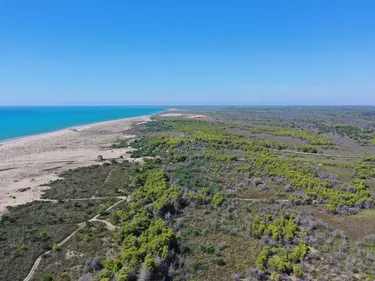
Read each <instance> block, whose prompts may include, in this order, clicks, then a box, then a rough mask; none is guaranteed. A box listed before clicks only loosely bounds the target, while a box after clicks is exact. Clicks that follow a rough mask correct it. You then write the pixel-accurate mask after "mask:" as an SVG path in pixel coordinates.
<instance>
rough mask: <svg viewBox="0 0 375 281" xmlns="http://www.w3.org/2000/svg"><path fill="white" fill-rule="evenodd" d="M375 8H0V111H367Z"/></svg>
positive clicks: (315, 2) (256, 2)
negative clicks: (328, 107) (349, 107)
mask: <svg viewBox="0 0 375 281" xmlns="http://www.w3.org/2000/svg"><path fill="white" fill-rule="evenodd" d="M374 13H375V1H372V0H371V1H361V0H358V1H354V0H350V1H346V0H341V1H335V0H329V1H327V0H273V1H271V0H247V1H239V0H227V1H221V0H216V1H210V0H199V1H197V0H186V1H185V0H173V1H172V0H171V1H164V0H158V1H155V0H149V1H144V0H132V1H130V0H122V1H104V0H103V1H95V0H87V1H86V0H79V1H78V0H76V1H71V0H56V1H50V0H48V1H37V0H27V1H26V0H25V1H20V0H12V1H7V0H0V105H86V104H89V105H103V104H111V105H112V104H121V105H134V104H137V105H160V104H162V105H166V104H168V105H170V104H172V105H190V104H194V105H197V104H211V105H223V104H228V105H233V104H236V105H262V104H264V105H301V104H302V105H303V104H307V105H324V104H334V105H340V104H357V105H362V104H363V105H369V104H372V105H375V16H374Z"/></svg>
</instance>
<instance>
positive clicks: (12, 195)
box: [0, 116, 150, 214]
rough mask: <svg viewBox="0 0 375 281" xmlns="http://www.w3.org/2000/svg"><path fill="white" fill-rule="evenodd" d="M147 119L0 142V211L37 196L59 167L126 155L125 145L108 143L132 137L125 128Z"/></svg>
mask: <svg viewBox="0 0 375 281" xmlns="http://www.w3.org/2000/svg"><path fill="white" fill-rule="evenodd" d="M147 121H150V117H149V116H141V117H134V118H127V119H121V120H116V121H109V122H102V123H96V124H92V125H85V126H77V127H72V128H70V129H64V130H60V131H55V132H51V133H45V134H40V135H35V136H29V137H24V138H20V139H15V140H9V141H5V142H2V143H0V159H1V162H0V214H3V213H5V212H6V206H15V205H20V204H24V203H27V202H31V201H33V200H36V199H39V198H40V196H41V195H42V194H43V190H44V189H46V188H48V187H45V186H40V185H41V184H46V183H48V182H49V181H51V180H54V179H57V178H58V174H59V173H60V172H62V171H66V170H68V169H72V168H76V167H80V166H89V165H93V164H98V162H97V161H96V159H97V156H98V155H102V156H103V157H104V158H105V159H111V158H118V157H120V156H121V155H123V156H124V157H127V156H128V154H125V152H126V150H127V149H112V148H110V145H111V144H113V143H115V142H116V141H118V140H119V139H127V138H131V137H133V136H131V135H125V134H124V131H126V130H128V129H130V128H131V126H132V125H134V124H138V123H144V122H147ZM28 187H30V189H28V190H26V191H21V190H22V189H24V188H28Z"/></svg>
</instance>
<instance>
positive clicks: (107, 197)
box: [34, 196, 127, 203]
mask: <svg viewBox="0 0 375 281" xmlns="http://www.w3.org/2000/svg"><path fill="white" fill-rule="evenodd" d="M106 199H120V200H124V199H127V197H126V196H105V197H89V198H66V199H62V201H64V202H65V201H89V200H106ZM34 201H36V202H38V201H39V202H50V203H58V202H59V200H58V199H38V200H34Z"/></svg>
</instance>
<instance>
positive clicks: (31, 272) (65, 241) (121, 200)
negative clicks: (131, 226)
mask: <svg viewBox="0 0 375 281" xmlns="http://www.w3.org/2000/svg"><path fill="white" fill-rule="evenodd" d="M117 198H118V199H120V200H119V201H117V202H116V203H114V204H113V205H111V206H110V207H108V208H107V209H106V210H105V211H106V212H108V211H110V210H111V209H113V208H114V207H116V206H117V205H118V204H120V203H122V202H124V201H126V200H128V197H117ZM102 199H107V198H102ZM67 200H86V201H87V200H98V198H77V199H67ZM44 201H45V200H44ZM51 202H54V201H51ZM56 203H57V202H56ZM99 216H100V214H97V215H96V216H94V217H93V218H91V219H89V220H88V221H89V222H99V223H104V224H105V225H106V226H107V228H108V229H109V230H111V231H113V230H115V229H116V227H115V226H114V225H112V224H111V223H110V222H108V221H106V220H101V219H98V218H99ZM84 227H85V222H82V223H79V224H78V228H77V229H76V230H74V231H73V232H72V233H71V234H69V235H68V236H67V237H66V238H65V239H64V240H62V241H61V242H60V243H58V244H57V245H58V247H62V246H63V245H64V244H66V243H67V242H68V241H69V240H70V239H71V238H72V237H73V236H74V235H75V234H76V233H77V232H78V231H79V230H81V229H82V228H84ZM51 252H52V250H49V251H46V252H44V253H43V254H41V255H40V256H39V257H38V258H37V259H36V261H35V262H34V264H33V266H32V267H31V269H30V272H29V274H28V275H27V276H26V278H25V279H23V281H31V280H32V278H33V276H34V273H35V271H36V270H38V266H39V264H40V262H41V261H42V258H43V256H44V255H47V254H50V253H51Z"/></svg>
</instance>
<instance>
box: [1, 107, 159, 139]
mask: <svg viewBox="0 0 375 281" xmlns="http://www.w3.org/2000/svg"><path fill="white" fill-rule="evenodd" d="M163 110H164V108H161V107H126V106H6V107H0V141H4V140H8V139H13V138H19V137H24V136H29V135H36V134H40V133H46V132H51V131H56V130H60V129H65V128H69V127H73V126H79V125H86V124H92V123H97V122H103V121H110V120H116V119H122V118H129V117H137V116H143V115H150V114H156V113H159V112H162V111H163Z"/></svg>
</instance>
